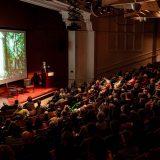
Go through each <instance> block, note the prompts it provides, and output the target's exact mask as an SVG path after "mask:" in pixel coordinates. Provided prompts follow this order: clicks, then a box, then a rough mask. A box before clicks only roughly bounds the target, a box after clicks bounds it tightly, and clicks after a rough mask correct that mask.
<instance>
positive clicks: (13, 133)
mask: <svg viewBox="0 0 160 160" xmlns="http://www.w3.org/2000/svg"><path fill="white" fill-rule="evenodd" d="M5 107H6V106H4V107H2V108H1V112H5V111H6V110H7V109H8V108H9V107H6V109H5ZM10 107H13V108H14V109H15V110H14V111H13V113H12V115H11V116H8V117H7V118H6V119H5V120H3V121H2V122H1V128H0V142H1V144H0V159H2V160H3V159H5V160H12V159H13V160H65V159H69V160H159V159H160V64H159V63H155V64H148V65H146V66H142V67H140V68H138V69H133V70H132V71H128V72H124V73H123V72H121V71H119V72H117V73H115V75H112V76H111V77H109V78H106V77H101V78H99V79H96V80H95V81H93V82H91V83H88V84H83V85H81V86H73V87H72V88H65V89H64V88H61V89H59V90H57V91H55V92H54V94H53V96H52V99H51V100H50V101H48V103H47V105H45V106H43V105H42V104H41V101H40V100H38V101H37V104H36V105H35V103H34V102H33V100H32V97H28V99H27V102H26V103H25V104H24V105H23V106H22V104H20V103H19V102H18V101H17V100H16V101H15V104H14V106H10Z"/></svg>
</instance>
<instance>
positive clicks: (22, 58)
mask: <svg viewBox="0 0 160 160" xmlns="http://www.w3.org/2000/svg"><path fill="white" fill-rule="evenodd" d="M26 76H27V71H26V50H25V33H24V32H20V31H17V32H16V31H0V84H3V83H8V82H12V81H16V80H20V79H23V78H26Z"/></svg>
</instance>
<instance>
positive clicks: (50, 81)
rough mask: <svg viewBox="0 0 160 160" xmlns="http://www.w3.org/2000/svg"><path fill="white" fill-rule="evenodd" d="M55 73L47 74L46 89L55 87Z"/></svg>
mask: <svg viewBox="0 0 160 160" xmlns="http://www.w3.org/2000/svg"><path fill="white" fill-rule="evenodd" d="M53 78H54V72H47V74H46V88H51V87H53V84H54V79H53Z"/></svg>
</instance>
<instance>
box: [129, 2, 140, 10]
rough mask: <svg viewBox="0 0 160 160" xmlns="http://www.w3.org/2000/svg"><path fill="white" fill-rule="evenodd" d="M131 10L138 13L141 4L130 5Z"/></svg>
mask: <svg viewBox="0 0 160 160" xmlns="http://www.w3.org/2000/svg"><path fill="white" fill-rule="evenodd" d="M131 8H132V10H134V11H139V10H140V9H141V4H140V3H136V2H135V3H131Z"/></svg>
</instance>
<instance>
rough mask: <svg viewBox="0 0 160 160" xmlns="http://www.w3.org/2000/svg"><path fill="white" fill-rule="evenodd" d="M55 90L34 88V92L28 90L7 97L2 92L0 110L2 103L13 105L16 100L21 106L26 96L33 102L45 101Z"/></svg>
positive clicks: (6, 93)
mask: <svg viewBox="0 0 160 160" xmlns="http://www.w3.org/2000/svg"><path fill="white" fill-rule="evenodd" d="M55 90H56V88H54V87H52V88H34V90H32V89H30V90H27V91H25V92H24V93H23V92H22V93H19V94H17V95H13V96H9V95H8V92H4V93H1V94H0V108H1V107H2V106H3V103H6V104H8V105H13V104H14V101H15V100H16V99H18V100H19V102H20V103H21V104H24V103H25V102H26V100H27V98H28V96H31V97H32V98H33V101H36V100H38V99H41V100H43V99H45V98H48V97H50V96H52V94H53V93H54V91H55Z"/></svg>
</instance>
